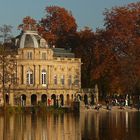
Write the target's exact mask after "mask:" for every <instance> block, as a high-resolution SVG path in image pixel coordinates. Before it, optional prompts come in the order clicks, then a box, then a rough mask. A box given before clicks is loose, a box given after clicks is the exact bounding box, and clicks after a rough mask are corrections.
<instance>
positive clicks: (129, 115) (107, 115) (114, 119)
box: [0, 112, 140, 140]
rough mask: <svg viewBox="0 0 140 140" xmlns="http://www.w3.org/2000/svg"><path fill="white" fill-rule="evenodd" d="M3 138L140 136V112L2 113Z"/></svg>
mask: <svg viewBox="0 0 140 140" xmlns="http://www.w3.org/2000/svg"><path fill="white" fill-rule="evenodd" d="M0 140H140V113H139V112H86V113H81V114H80V115H74V114H70V113H69V114H68V113H66V114H53V113H52V114H47V115H18V114H16V115H10V116H9V115H0Z"/></svg>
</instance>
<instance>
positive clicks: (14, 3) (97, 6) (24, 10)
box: [0, 0, 139, 35]
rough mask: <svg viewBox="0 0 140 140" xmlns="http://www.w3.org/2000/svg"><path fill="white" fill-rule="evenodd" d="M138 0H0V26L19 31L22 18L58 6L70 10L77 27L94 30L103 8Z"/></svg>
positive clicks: (39, 16) (100, 22)
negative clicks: (11, 27)
mask: <svg viewBox="0 0 140 140" xmlns="http://www.w3.org/2000/svg"><path fill="white" fill-rule="evenodd" d="M138 1H139V0H0V26H1V25H3V24H7V25H12V26H13V34H14V35H17V34H18V33H19V31H18V30H17V26H18V25H19V24H21V23H22V19H23V18H24V17H26V16H31V17H32V18H34V19H36V20H40V19H41V18H42V17H43V16H45V10H44V9H45V7H46V6H52V5H56V6H60V7H64V8H65V9H67V10H70V11H72V14H73V16H74V17H75V19H76V22H77V24H78V29H79V30H80V29H82V28H84V27H85V26H89V27H90V28H92V29H93V30H94V31H95V30H96V28H98V27H103V23H104V22H103V19H104V17H103V15H102V13H103V11H104V10H105V8H111V7H114V6H122V5H126V4H128V3H132V2H138Z"/></svg>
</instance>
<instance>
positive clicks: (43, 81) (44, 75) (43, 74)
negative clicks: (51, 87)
mask: <svg viewBox="0 0 140 140" xmlns="http://www.w3.org/2000/svg"><path fill="white" fill-rule="evenodd" d="M45 84H46V73H45V72H44V73H42V85H45Z"/></svg>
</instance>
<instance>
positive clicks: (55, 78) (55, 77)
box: [54, 75, 57, 85]
mask: <svg viewBox="0 0 140 140" xmlns="http://www.w3.org/2000/svg"><path fill="white" fill-rule="evenodd" d="M54 84H55V85H57V76H56V75H55V76H54Z"/></svg>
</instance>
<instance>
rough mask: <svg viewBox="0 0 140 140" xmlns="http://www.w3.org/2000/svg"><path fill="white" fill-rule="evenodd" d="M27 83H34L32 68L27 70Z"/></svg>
mask: <svg viewBox="0 0 140 140" xmlns="http://www.w3.org/2000/svg"><path fill="white" fill-rule="evenodd" d="M27 84H28V85H31V84H33V71H32V70H28V71H27Z"/></svg>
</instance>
